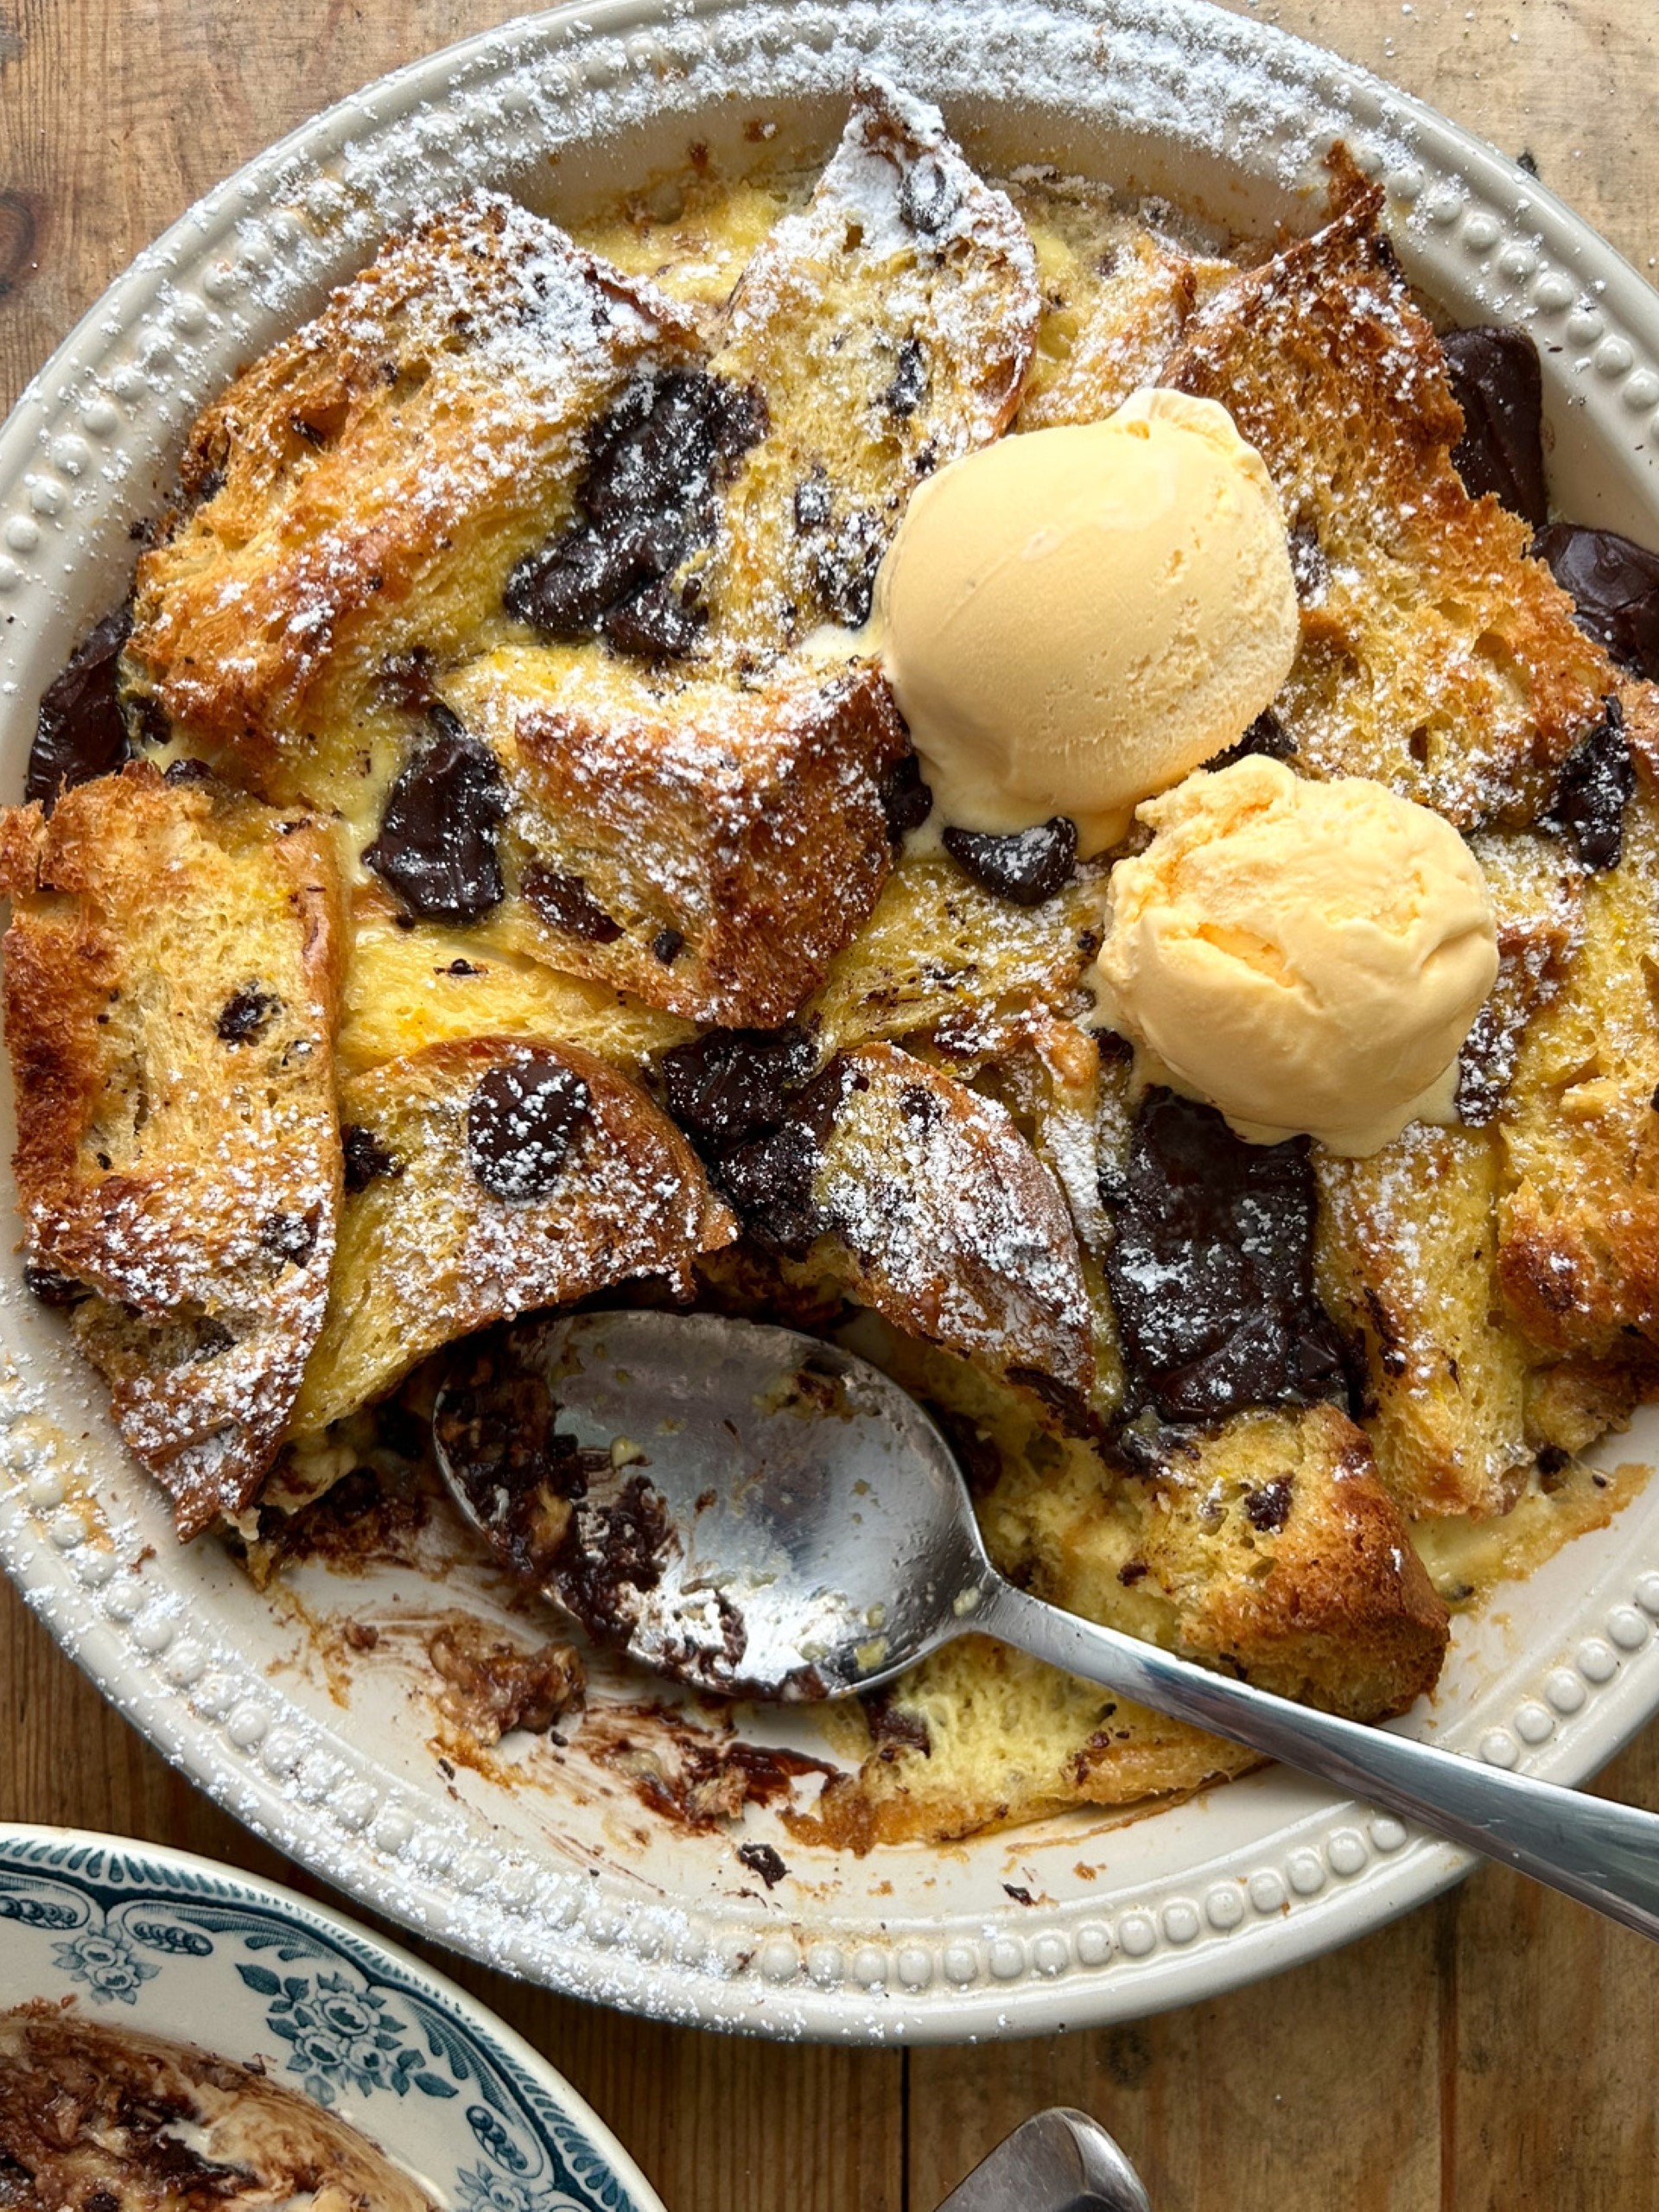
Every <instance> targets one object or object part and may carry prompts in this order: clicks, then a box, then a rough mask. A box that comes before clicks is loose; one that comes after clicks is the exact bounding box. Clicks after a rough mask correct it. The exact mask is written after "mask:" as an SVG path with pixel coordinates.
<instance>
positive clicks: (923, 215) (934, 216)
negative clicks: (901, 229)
mask: <svg viewBox="0 0 1659 2212" xmlns="http://www.w3.org/2000/svg"><path fill="white" fill-rule="evenodd" d="M958 205H959V199H958V194H957V188H956V186H955V185H954V184H953V183H952V182H951V181H950V174H949V172H948V171H947V169H946V168H945V166H944V162H942V161H940V159H939V158H938V155H937V154H924V155H923V156H922V157H921V159H920V160H919V161H915V162H912V163H911V165H910V167H909V168H907V169H906V171H905V173H904V176H903V178H902V179H901V181H900V182H899V214H900V215H901V216H902V217H903V219H904V220H905V221H906V223H908V224H909V225H910V227H911V229H912V231H920V232H922V234H923V236H924V237H925V238H934V237H937V236H938V232H941V231H942V230H943V229H944V226H945V225H946V224H947V223H948V222H949V221H950V218H951V217H952V216H953V215H954V214H955V213H956V212H957V207H958Z"/></svg>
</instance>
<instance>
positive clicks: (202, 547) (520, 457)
mask: <svg viewBox="0 0 1659 2212" xmlns="http://www.w3.org/2000/svg"><path fill="white" fill-rule="evenodd" d="M694 340H695V331H694V326H693V323H692V321H691V319H690V316H689V315H688V314H687V313H686V312H685V310H683V309H682V308H677V307H676V306H675V305H674V304H673V303H672V302H670V301H668V300H667V299H665V298H664V297H663V296H661V295H660V294H658V293H657V292H656V291H655V290H654V289H653V288H652V286H651V285H649V284H647V283H644V282H643V281H642V280H635V279H631V278H625V277H622V276H621V275H620V273H619V272H618V271H617V270H613V269H611V268H610V267H608V266H607V264H603V263H601V262H597V261H595V260H594V258H593V257H592V256H591V255H589V254H587V253H584V252H582V251H581V250H580V249H579V248H578V247H576V246H575V245H573V244H572V243H571V241H570V240H569V238H567V237H566V236H565V234H564V232H563V231H561V230H559V229H557V228H556V226H554V225H553V224H551V223H549V222H547V221H545V220H543V219H542V218H541V217H539V216H537V215H532V214H531V213H529V212H528V211H527V210H526V209H524V208H523V207H518V205H517V204H516V203H515V202H513V201H512V200H505V199H503V198H502V197H500V196H499V194H478V195H476V196H474V198H472V199H469V200H461V201H459V202H457V203H456V204H454V206H451V207H443V208H440V209H438V210H437V211H435V213H429V214H427V215H423V216H422V217H420V218H419V219H417V220H416V222H415V223H414V224H413V225H412V226H410V230H409V231H408V232H405V233H404V235H403V236H402V237H400V238H393V239H392V240H391V241H390V242H389V243H388V244H387V245H385V246H384V247H383V248H382V249H381V251H380V252H379V253H378V255H377V256H376V257H375V258H374V260H373V261H372V263H371V264H369V266H368V268H367V269H365V270H364V271H363V272H362V274H361V275H360V276H359V277H354V278H353V280H352V281H351V282H350V283H347V284H345V285H343V286H341V287H340V289H339V290H338V291H337V292H335V293H334V295H333V296H332V297H331V298H330V300H329V302H328V303H327V306H326V307H325V308H323V310H322V312H321V315H318V316H317V317H316V318H315V320H314V321H311V322H309V323H308V324H307V325H306V326H305V327H304V328H303V329H302V330H300V331H298V332H296V334H295V335H294V336H293V337H292V338H290V339H288V340H284V341H283V343H281V344H279V345H277V346H274V347H273V348H272V349H271V351H270V353H267V354H265V355H264V357H263V358H262V359H260V360H259V361H258V362H257V364H256V365H254V366H253V367H252V368H251V369H250V370H248V371H247V372H245V374H244V375H243V376H242V377H240V378H238V380H237V382H236V383H235V384H233V385H232V386H231V388H230V390H229V391H227V392H226V394H225V395H224V396H223V397H222V398H220V399H219V400H218V401H217V402H215V404H213V406H211V407H209V408H208V409H207V410H206V412H205V413H204V414H203V415H202V416H200V419H199V420H198V422H197V423H196V425H195V427H194V430H193V431H192V433H191V436H190V442H189V445H188V448H187V451H186V455H185V459H184V462H183V464H182V472H181V473H182V481H183V486H184V490H185V493H186V494H187V497H188V498H190V499H194V500H195V501H197V502H198V504H197V505H195V507H194V511H192V512H189V513H188V515H187V516H185V517H184V518H182V519H181V522H180V523H179V524H178V526H177V527H176V529H175V531H174V533H173V535H172V536H171V537H169V538H168V540H167V541H166V542H165V543H162V544H160V545H158V546H156V547H155V548H154V549H153V550H150V551H149V552H147V553H146V554H144V555H143V557H142V558H141V560H140V561H139V563H138V575H137V603H136V606H135V609H134V619H133V629H132V635H131V639H130V643H129V646H128V657H129V665H130V669H131V671H132V672H133V676H134V679H135V681H136V683H137V684H138V686H139V687H140V688H141V689H145V690H151V691H153V692H154V694H155V696H156V697H157V698H158V699H159V701H160V702H161V703H162V707H163V708H164V709H165V710H166V712H167V713H168V715H170V716H171V717H172V718H173V720H174V721H175V722H177V723H179V724H181V726H182V727H183V728H185V729H186V730H187V731H188V732H189V733H190V734H192V735H193V736H194V738H196V739H197V740H198V741H200V742H202V743H205V744H207V745H210V746H217V747H226V748H228V749H230V750H232V751H233V752H234V753H236V754H237V756H238V760H239V761H240V763H241V766H242V769H243V772H245V773H246V774H248V775H250V776H251V777H253V778H255V779H258V778H262V777H267V776H269V775H270V774H271V772H273V769H274V768H275V766H276V763H275V762H274V760H273V757H272V756H273V754H274V753H276V752H277V751H279V750H280V749H281V748H283V747H285V746H287V747H303V746H304V745H305V744H306V743H307V742H308V731H314V730H315V728H317V727H318V726H319V724H321V722H323V721H327V718H328V715H329V702H328V700H327V698H326V697H324V696H322V694H323V693H324V692H325V691H326V690H327V688H328V687H329V685H330V684H331V683H334V684H336V685H337V686H338V687H339V688H343V689H345V690H348V691H349V690H350V689H351V688H352V687H353V686H356V687H358V688H359V689H361V688H363V687H364V686H365V685H366V684H367V683H370V682H372V678H373V677H374V675H375V673H376V671H377V669H378V664H380V663H381V662H382V661H384V660H385V659H386V658H389V657H391V656H395V655H397V654H400V653H404V652H409V651H411V650H413V649H415V648H417V647H418V648H420V649H422V650H423V651H424V652H429V653H430V654H433V655H435V656H437V657H440V658H442V656H444V655H446V654H448V653H450V652H456V651H459V650H461V649H463V648H465V647H467V646H468V645H470V644H471V642H472V639H473V637H474V634H475V632H476V630H477V627H478V625H479V623H480V620H486V619H487V618H488V617H489V616H490V615H493V614H494V613H497V612H498V611H499V606H500V599H501V591H502V587H503V585H504V583H505V579H506V576H507V574H508V571H509V569H511V568H512V563H513V562H514V561H515V560H516V559H517V558H518V556H519V555H520V554H522V553H523V552H524V551H526V550H528V549H529V547H530V546H531V545H532V544H534V543H538V542H539V541H540V539H541V538H542V537H543V534H544V533H545V531H547V530H548V529H549V527H550V525H552V524H556V523H557V522H558V521H559V520H560V519H561V518H562V517H563V512H565V510H566V508H567V507H568V505H569V498H570V493H571V487H572V485H573V483H574V480H575V475H576V474H577V470H578V467H579V463H580V458H581V449H582V434H583V432H584V431H585V429H587V427H588V423H590V422H591V421H592V420H593V418H594V416H595V415H597V414H598V413H599V412H600V411H601V409H602V408H603V407H604V406H605V405H606V404H607V403H608V401H609V400H610V399H611V398H612V397H614V396H615V394H616V392H617V391H619V390H620V387H621V385H622V384H623V383H624V382H625V380H626V378H627V376H628V374H629V372H630V371H631V370H632V368H633V367H634V366H635V365H639V363H641V362H642V361H644V360H645V359H676V358H678V357H680V356H681V355H683V354H685V353H689V351H690V349H691V347H692V346H693V344H694ZM300 767H301V769H302V768H303V753H301V755H300Z"/></svg>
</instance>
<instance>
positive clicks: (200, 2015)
mask: <svg viewBox="0 0 1659 2212" xmlns="http://www.w3.org/2000/svg"><path fill="white" fill-rule="evenodd" d="M31 1998H46V1999H51V2000H53V2001H54V2002H58V2001H61V2000H63V1999H73V2000H75V2001H76V2002H77V2003H78V2004H79V2005H81V2006H83V2007H84V2008H85V2009H86V2012H88V2013H89V2014H91V2015H92V2016H94V2017H101V2018H105V2019H106V2020H109V2021H111V2023H113V2024H118V2025H119V2026H122V2027H124V2028H128V2029H130V2030H131V2031H134V2032H136V2033H137V2034H138V2035H140V2036H143V2035H144V2034H146V2033H148V2034H153V2035H157V2036H167V2037H172V2038H174V2039H175V2041H179V2042H184V2043H192V2044H198V2045H201V2046H204V2047H206V2048H207V2049H210V2050H213V2051H215V2052H217V2053H218V2054H219V2055H220V2056H224V2057H227V2058H232V2059H238V2060H240V2061H242V2062H243V2063H246V2062H248V2061H249V2060H251V2059H253V2058H256V2057H257V2058H260V2059H263V2060H264V2063H265V2065H266V2068H267V2070H268V2071H269V2072H270V2074H271V2075H273V2076H275V2077H277V2078H278V2079H280V2080H282V2081H284V2082H287V2083H288V2084H289V2086H290V2087H291V2088H296V2089H299V2090H302V2091H303V2092H304V2094H306V2095H308V2096H310V2097H313V2098H315V2100H316V2101H317V2102H318V2103H319V2104H323V2105H327V2106H328V2107H331V2109H333V2110H334V2112H336V2113H339V2114H340V2117H341V2118H342V2119H345V2120H351V2121H353V2122H354V2123H355V2124H356V2125H357V2126H359V2127H361V2128H362V2129H363V2131H364V2132H365V2133H366V2134H368V2135H370V2136H372V2138H373V2139H375V2141H377V2142H378V2144H379V2145H381V2147H382V2148H383V2149H384V2150H385V2152H388V2154H389V2155H390V2156H391V2157H392V2158H395V2159H396V2160H397V2163H398V2164H400V2165H403V2166H405V2167H407V2168H409V2169H410V2171H412V2172H413V2173H415V2174H416V2175H418V2176H419V2177H420V2179H421V2181H422V2183H423V2184H424V2185H425V2186H426V2187H427V2188H428V2189H429V2190H430V2191H431V2192H432V2194H433V2195H434V2196H435V2199H436V2201H437V2202H438V2203H439V2204H441V2205H442V2206H443V2207H444V2208H445V2212H663V2207H662V2204H661V2202H660V2200H659V2199H658V2197H657V2196H656V2195H655V2194H654V2193H653V2191H652V2189H651V2188H650V2186H649V2185H648V2184H647V2183H646V2181H645V2177H644V2176H643V2175H642V2174H641V2173H640V2172H639V2169H638V2167H637V2166H636V2165H635V2164H633V2161H632V2159H631V2158H629V2157H628V2155H627V2153H626V2152H625V2151H624V2150H623V2149H622V2147H621V2145H620V2144H619V2143H617V2142H616V2141H615V2139H613V2136H612V2135H611V2134H610V2133H609V2132H608V2130H607V2128H606V2127H605V2126H603V2124H602V2123H601V2121H600V2120H599V2119H598V2118H597V2117H596V2116H595V2115H594V2113H592V2112H590V2111H589V2110H588V2107H587V2106H586V2105H585V2104H584V2103H583V2102H582V2099H581V2098H580V2097H578V2096H577V2095H576V2094H575V2091H574V2090H573V2089H572V2088H570V2086H569V2083H568V2082H563V2081H562V2080H561V2079H560V2077H559V2076H558V2075H556V2073H555V2072H554V2071H553V2069H552V2068H551V2067H550V2066H549V2065H548V2064H547V2063H546V2062H545V2061H544V2060H543V2059H541V2058H538V2057H537V2055H536V2053H535V2052H534V2051H533V2050H531V2048H530V2046H529V2044H526V2043H524V2042H523V2041H522V2040H521V2039H520V2038H519V2037H518V2036H515V2035H514V2034H513V2033H512V2031H511V2030H510V2029H508V2028H506V2027H504V2026H503V2024H501V2022H500V2021H499V2020H498V2019H496V2018H494V2016H493V2014H492V2013H489V2012H486V2011H485V2010H484V2008H483V2006H482V2005H476V2004H474V2001H473V1999H471V1998H470V1997H468V1996H467V1994H466V1993H465V1992H464V1991H462V1990H460V1989H457V1988H456V1987H455V1986H454V1983H453V1982H450V1981H446V1980H444V1979H443V1977H442V1975H440V1974H433V1973H432V1972H431V1971H430V1969H429V1968H428V1967H424V1966H423V1965H422V1964H421V1963H420V1962H419V1961H418V1960H416V1959H413V1958H411V1957H410V1955H408V1953H407V1952H404V1951H400V1950H397V1949H395V1948H393V1947H392V1946H391V1945H390V1944H386V1943H382V1942H378V1940H377V1939H376V1938H375V1937H374V1936H370V1935H368V1934H367V1933H366V1932H365V1930H364V1929H360V1928H357V1927H354V1926H353V1924H352V1923H351V1922H350V1921H348V1920H343V1919H341V1918H340V1915H339V1914H338V1913H334V1912H330V1911H328V1910H326V1909H325V1908H324V1907H323V1906H321V1905H316V1904H311V1903H310V1902H309V1901H308V1899H307V1898H304V1897H296V1896H294V1895H293V1894H292V1893H291V1892H290V1891H287V1890H279V1889H274V1888H272V1887H270V1885H267V1884H266V1883H264V1882H256V1881H253V1880H251V1878H248V1877H247V1876H245V1875H243V1874H238V1873H233V1872H232V1871H231V1870H230V1869H229V1868H227V1867H223V1866H213V1864H212V1863H211V1862H210V1861H208V1860H207V1859H193V1858H191V1857H189V1856H188V1855H187V1854H186V1853H183V1852H178V1851H168V1850H165V1849H162V1848H161V1847H158V1846H156V1845H151V1844H138V1843H131V1842H128V1841H126V1840H124V1839H123V1838H121V1837H118V1836H100V1835H86V1834H80V1833H79V1832H78V1831H76V1830H74V1829H72V1828H42V1827H0V2005H6V2006H10V2005H17V2004H22V2003H23V2002H25V2001H27V2000H28V1999H31Z"/></svg>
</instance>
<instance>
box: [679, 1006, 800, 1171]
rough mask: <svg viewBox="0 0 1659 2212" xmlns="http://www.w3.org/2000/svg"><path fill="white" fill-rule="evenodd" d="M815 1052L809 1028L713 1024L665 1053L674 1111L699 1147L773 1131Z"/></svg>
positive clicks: (740, 1139) (729, 1143)
mask: <svg viewBox="0 0 1659 2212" xmlns="http://www.w3.org/2000/svg"><path fill="white" fill-rule="evenodd" d="M815 1058H817V1055H816V1053H815V1052H814V1050H813V1046H812V1039H810V1037H809V1036H808V1035H807V1033H806V1032H805V1031H804V1029H797V1028H795V1027H788V1028H785V1029H709V1030H705V1031H704V1033H703V1034H702V1036H701V1037H695V1038H693V1039H692V1040H691V1041H690V1044H687V1045H676V1046H674V1048H673V1050H672V1051H671V1052H664V1055H663V1060H662V1071H663V1081H664V1086H665V1087H666V1090H667V1092H668V1110H669V1112H670V1113H671V1115H672V1116H673V1117H674V1119H675V1120H676V1121H677V1122H678V1123H679V1125H680V1127H681V1128H683V1130H684V1131H685V1133H686V1135H688V1136H689V1137H690V1139H691V1141H692V1142H693V1143H694V1144H696V1145H697V1146H698V1147H699V1148H709V1147H714V1148H719V1147H724V1146H728V1145H731V1144H736V1143H741V1142H742V1141H744V1140H746V1139H747V1138H749V1137H753V1136H758V1135H760V1134H761V1132H762V1131H764V1130H766V1129H775V1128H777V1127H778V1126H779V1123H780V1122H782V1121H783V1119H784V1116H785V1114H786V1113H787V1111H788V1109H789V1098H790V1094H791V1091H793V1090H796V1089H798V1086H799V1085H800V1084H804V1082H805V1081H806V1079H807V1077H809V1076H810V1074H811V1072H812V1067H813V1062H814V1060H815Z"/></svg>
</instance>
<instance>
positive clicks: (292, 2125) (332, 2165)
mask: <svg viewBox="0 0 1659 2212" xmlns="http://www.w3.org/2000/svg"><path fill="white" fill-rule="evenodd" d="M238 2204H240V2205H243V2206H245V2207H249V2208H252V2207H255V2206H258V2205H267V2206H270V2207H272V2208H273V2212H432V2200H431V2198H430V2197H429V2196H428V2195H427V2193H426V2191H425V2190H423V2189H422V2188H421V2187H420V2186H419V2185H418V2184H417V2183H416V2182H415V2181H414V2180H413V2179H412V2178H411V2177H410V2175H409V2174H408V2173H406V2172H405V2171H404V2170H403V2169H402V2168H401V2167H399V2166H397V2165H394V2164H392V2162H391V2159H389V2158H387V2157H386V2155H385V2152H382V2151H380V2150H378V2148H377V2147H376V2145H374V2144H372V2142H371V2141H370V2140H369V2139H368V2137H367V2136H366V2135H364V2134H362V2133H360V2132H359V2130H358V2129H357V2128H355V2127H353V2126H351V2124H350V2123H349V2122H348V2121H346V2120H342V2119H341V2118H340V2116H339V2114H338V2113H332V2112H326V2111H325V2110H324V2109H323V2108H322V2107H321V2105H317V2104H314V2103H313V2102H312V2101H311V2100H310V2099H309V2098H308V2097H302V2096H301V2095H300V2094H298V2093H297V2092H296V2091H295V2090H293V2089H289V2088H285V2087H284V2086H283V2083H282V2082H279V2081H273V2080H272V2079H271V2078H270V2076H269V2075H267V2074H265V2073H264V2071H263V2070H261V2069H258V2068H256V2067H248V2066H240V2065H237V2064H235V2063H233V2062H232V2061H231V2060H229V2059H224V2058H215V2057H213V2056H209V2054H208V2053H207V2052H206V2051H203V2050H193V2049H190V2048H188V2046H186V2045H184V2044H175V2043H169V2042H168V2041H167V2040H166V2039H165V2038H164V2037H159V2036H150V2035H140V2034H137V2033H135V2032H133V2031H130V2030H124V2029H120V2028H113V2027H110V2026H108V2025H106V2024H105V2023H103V2022H101V2021H96V2020H90V2019H86V2018H83V2017H82V2016H81V2015H79V2013H76V2012H72V2011H66V2010H64V2009H63V2008H61V2007H60V2006H58V2005H48V2004H47V2003H45V2002H43V2001H42V2002H41V2003H39V2004H35V2005H24V2006H23V2007H22V2009H21V2010H19V2011H17V2012H6V2013H3V2014H0V2205H18V2206H28V2207H30V2208H32V2212H92V2209H93V2208H95V2212H209V2208H212V2207H216V2206H226V2207H231V2208H234V2207H235V2206H237V2205H238Z"/></svg>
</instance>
